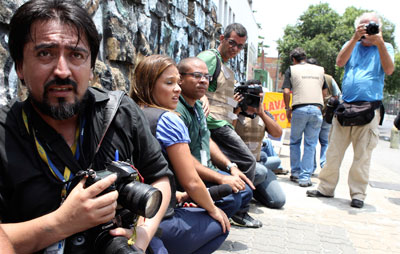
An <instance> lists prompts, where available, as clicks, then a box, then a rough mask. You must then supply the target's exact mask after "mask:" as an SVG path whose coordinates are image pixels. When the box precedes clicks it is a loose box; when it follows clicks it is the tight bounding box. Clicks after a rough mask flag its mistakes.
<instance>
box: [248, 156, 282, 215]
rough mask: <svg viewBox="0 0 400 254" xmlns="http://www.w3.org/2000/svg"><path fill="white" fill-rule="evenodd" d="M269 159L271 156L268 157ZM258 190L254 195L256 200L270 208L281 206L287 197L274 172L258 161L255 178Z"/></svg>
mask: <svg viewBox="0 0 400 254" xmlns="http://www.w3.org/2000/svg"><path fill="white" fill-rule="evenodd" d="M268 159H269V158H268ZM254 185H255V186H256V190H255V191H254V193H253V196H254V198H255V199H256V200H258V201H259V202H261V203H262V204H263V205H265V206H266V207H269V208H281V207H282V206H283V205H284V204H285V202H286V197H285V193H284V192H283V190H282V188H281V186H280V185H279V182H278V180H277V179H276V176H275V174H274V172H272V171H271V170H270V169H268V168H266V167H265V166H263V165H262V164H261V163H258V162H257V165H256V175H255V179H254Z"/></svg>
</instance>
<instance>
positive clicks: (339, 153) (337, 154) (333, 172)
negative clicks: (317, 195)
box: [318, 110, 380, 200]
mask: <svg viewBox="0 0 400 254" xmlns="http://www.w3.org/2000/svg"><path fill="white" fill-rule="evenodd" d="M379 120H380V113H379V110H375V117H374V119H372V121H371V122H370V123H369V124H366V125H362V126H341V125H340V123H339V122H338V121H337V119H336V117H335V118H334V119H333V122H332V129H331V132H330V133H329V146H328V150H327V151H326V164H325V166H324V168H323V169H322V170H321V172H320V174H319V177H318V178H319V180H320V183H319V185H318V190H319V191H320V192H321V193H322V194H324V195H329V196H334V192H335V188H336V185H337V183H338V181H339V170H340V165H341V163H342V160H343V156H344V153H345V151H346V149H347V147H348V146H349V145H350V143H352V144H353V151H354V157H353V163H352V165H351V168H350V171H349V176H348V185H349V189H350V196H351V198H352V199H359V200H364V199H365V196H366V190H367V186H368V179H369V168H370V164H371V155H372V150H373V149H374V148H375V147H376V145H377V144H378V140H379V130H378V125H379Z"/></svg>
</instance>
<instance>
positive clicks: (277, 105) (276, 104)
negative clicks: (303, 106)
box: [263, 92, 292, 128]
mask: <svg viewBox="0 0 400 254" xmlns="http://www.w3.org/2000/svg"><path fill="white" fill-rule="evenodd" d="M290 100H292V94H290ZM263 106H264V110H267V111H269V112H270V113H271V114H272V115H273V116H274V118H275V121H276V122H277V123H278V124H279V125H280V126H281V127H282V128H289V127H290V123H289V121H288V120H287V117H286V110H285V102H284V101H283V93H275V92H267V93H265V94H264V101H263Z"/></svg>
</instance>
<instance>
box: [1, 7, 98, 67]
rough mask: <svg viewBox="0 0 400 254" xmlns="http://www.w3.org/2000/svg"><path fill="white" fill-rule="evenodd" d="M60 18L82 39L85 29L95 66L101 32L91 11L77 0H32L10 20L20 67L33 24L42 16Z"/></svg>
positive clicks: (10, 44)
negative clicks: (99, 32)
mask: <svg viewBox="0 0 400 254" xmlns="http://www.w3.org/2000/svg"><path fill="white" fill-rule="evenodd" d="M53 19H55V20H59V21H60V22H62V23H64V24H67V25H70V26H71V27H75V28H76V29H77V33H78V42H79V41H80V39H81V36H82V33H83V34H84V35H85V36H86V39H87V41H88V43H89V47H90V54H91V67H92V68H94V65H95V62H96V58H97V54H98V52H99V47H100V36H99V34H98V32H97V29H96V26H95V24H94V22H93V20H92V18H91V17H90V16H89V14H88V12H87V11H86V10H85V9H83V8H82V7H81V6H80V5H78V4H77V3H76V2H75V1H73V0H31V1H28V2H26V3H25V4H23V5H21V6H20V7H19V8H18V9H17V11H16V12H15V14H14V15H13V17H12V18H11V21H10V33H9V40H8V47H9V49H10V54H11V57H12V59H13V60H14V62H15V65H16V67H17V66H18V65H19V64H21V63H22V60H23V57H24V56H23V51H24V46H25V44H26V43H27V42H28V41H29V40H33V38H32V35H31V26H32V24H33V22H35V21H38V20H42V21H48V20H53Z"/></svg>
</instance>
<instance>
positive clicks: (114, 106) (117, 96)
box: [89, 90, 125, 168]
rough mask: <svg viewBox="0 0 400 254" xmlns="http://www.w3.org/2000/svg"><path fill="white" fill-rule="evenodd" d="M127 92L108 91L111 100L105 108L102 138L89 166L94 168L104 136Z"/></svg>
mask: <svg viewBox="0 0 400 254" xmlns="http://www.w3.org/2000/svg"><path fill="white" fill-rule="evenodd" d="M124 95H125V92H124V91H121V90H115V91H110V92H109V93H108V97H109V100H108V101H107V104H106V106H105V108H104V117H103V127H102V128H101V130H102V131H103V132H102V133H101V136H100V137H101V138H100V141H99V144H98V145H97V147H96V150H95V152H94V155H93V159H92V161H91V162H90V165H89V168H92V165H93V161H94V159H95V158H96V154H97V152H98V151H99V149H100V147H101V144H102V142H103V139H104V137H105V136H106V133H107V131H108V128H109V127H110V125H111V123H112V121H113V119H114V116H115V114H116V113H117V110H118V107H119V105H120V104H121V101H122V98H123V97H124Z"/></svg>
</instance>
